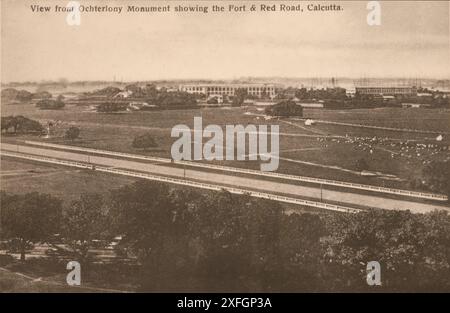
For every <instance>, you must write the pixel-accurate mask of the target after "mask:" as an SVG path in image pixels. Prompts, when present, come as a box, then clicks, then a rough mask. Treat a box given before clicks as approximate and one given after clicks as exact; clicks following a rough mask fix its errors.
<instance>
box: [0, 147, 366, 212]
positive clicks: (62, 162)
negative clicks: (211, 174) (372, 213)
mask: <svg viewBox="0 0 450 313" xmlns="http://www.w3.org/2000/svg"><path fill="white" fill-rule="evenodd" d="M0 154H1V155H4V156H9V157H15V158H22V159H28V160H34V161H39V162H46V163H52V164H60V165H65V166H72V167H78V168H86V169H94V165H92V164H88V163H81V162H75V161H66V160H61V159H54V158H48V157H43V156H35V155H28V154H23V153H18V152H9V151H1V152H0ZM95 170H96V171H100V172H107V173H113V174H119V175H125V176H132V177H139V178H143V179H149V180H155V181H161V182H166V183H172V184H178V185H184V186H190V187H195V188H201V189H208V190H216V191H220V190H227V191H229V192H231V193H234V194H248V195H250V196H252V197H256V198H262V199H269V200H274V201H278V202H284V203H291V204H297V205H303V206H308V207H314V208H320V209H325V210H331V211H337V212H343V213H358V212H361V211H362V210H359V209H355V208H349V207H344V206H339V205H334V204H328V203H322V202H316V201H309V200H302V199H297V198H290V197H285V196H279V195H274V194H269V193H264V192H257V191H252V190H246V189H240V188H233V187H227V186H220V185H214V184H206V183H200V182H195V181H188V180H183V179H177V178H171V177H162V176H157V175H152V174H145V173H139V172H134V171H128V170H122V169H116V168H108V167H103V166H95Z"/></svg>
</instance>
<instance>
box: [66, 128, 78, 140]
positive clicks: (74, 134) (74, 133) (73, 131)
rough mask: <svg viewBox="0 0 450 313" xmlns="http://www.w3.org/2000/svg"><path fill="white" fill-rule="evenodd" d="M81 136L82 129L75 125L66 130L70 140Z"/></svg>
mask: <svg viewBox="0 0 450 313" xmlns="http://www.w3.org/2000/svg"><path fill="white" fill-rule="evenodd" d="M79 136H80V129H79V128H78V127H75V126H71V127H70V128H69V129H68V130H66V133H65V137H66V138H67V139H70V140H75V139H77V138H78V137H79Z"/></svg>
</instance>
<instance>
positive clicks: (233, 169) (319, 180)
mask: <svg viewBox="0 0 450 313" xmlns="http://www.w3.org/2000/svg"><path fill="white" fill-rule="evenodd" d="M25 143H27V144H30V145H37V146H44V147H51V148H58V149H66V150H75V151H84V152H90V153H97V154H105V155H113V156H119V157H126V158H132V159H141V160H148V161H154V162H161V163H174V164H182V165H187V166H191V167H200V168H208V169H212V170H219V171H225V172H234V173H241V174H250V175H258V176H265V177H274V178H281V179H286V180H295V181H302V182H308V183H314V184H323V185H329V186H336V187H345V188H351V189H360V190H365V191H374V192H380V193H388V194H395V195H401V196H408V197H414V198H421V199H431V200H439V201H447V199H448V198H447V196H445V195H440V194H434V193H428V192H418V191H410V190H403V189H396V188H387V187H378V186H373V185H364V184H355V183H349V182H344V181H337V180H330V179H322V178H315V177H307V176H296V175H290V174H281V173H274V172H262V171H257V170H250V169H244V168H236V167H229V166H222V165H212V164H205V163H197V162H190V161H172V160H171V159H167V158H158V157H150V156H143V155H136V154H130V153H123V152H114V151H107V150H100V149H92V148H83V147H74V146H66V145H59V144H51V143H45V142H37V141H25Z"/></svg>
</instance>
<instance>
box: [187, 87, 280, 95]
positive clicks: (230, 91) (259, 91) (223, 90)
mask: <svg viewBox="0 0 450 313" xmlns="http://www.w3.org/2000/svg"><path fill="white" fill-rule="evenodd" d="M179 89H180V90H181V91H185V92H188V93H192V94H204V95H206V96H210V95H227V96H234V95H235V94H236V90H238V89H245V90H246V91H247V94H249V95H252V96H255V97H257V98H266V97H267V98H274V97H275V95H276V91H277V88H276V86H275V85H273V84H191V85H181V86H180V87H179Z"/></svg>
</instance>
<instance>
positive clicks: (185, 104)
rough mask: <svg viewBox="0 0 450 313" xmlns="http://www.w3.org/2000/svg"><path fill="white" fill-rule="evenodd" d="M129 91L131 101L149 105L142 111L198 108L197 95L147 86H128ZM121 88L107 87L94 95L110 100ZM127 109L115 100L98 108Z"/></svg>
mask: <svg viewBox="0 0 450 313" xmlns="http://www.w3.org/2000/svg"><path fill="white" fill-rule="evenodd" d="M124 90H125V91H129V92H130V95H129V96H127V98H126V99H127V102H129V101H141V102H145V103H147V104H149V105H148V106H142V108H141V110H154V108H155V107H158V108H161V109H183V108H193V107H196V106H197V99H196V96H195V95H192V94H189V93H187V92H183V91H168V90H167V89H166V88H161V89H157V88H156V86H154V85H146V86H144V87H140V86H138V85H135V84H133V85H128V86H126V87H125V89H124ZM121 91H122V90H120V89H119V88H116V87H107V88H104V89H101V90H99V91H97V92H96V93H94V95H101V94H103V95H105V96H107V97H109V98H113V97H115V96H116V95H117V94H118V93H119V92H121ZM126 108H127V103H125V102H124V101H123V99H122V100H120V99H114V100H111V101H108V102H105V103H102V104H100V105H98V106H97V111H98V112H120V111H124V110H126Z"/></svg>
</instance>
